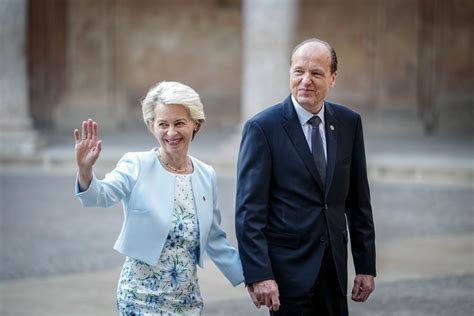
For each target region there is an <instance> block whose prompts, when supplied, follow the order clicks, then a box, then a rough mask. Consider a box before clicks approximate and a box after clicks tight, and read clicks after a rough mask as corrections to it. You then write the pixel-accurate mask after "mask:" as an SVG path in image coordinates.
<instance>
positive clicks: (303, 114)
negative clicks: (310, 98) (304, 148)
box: [291, 95, 328, 161]
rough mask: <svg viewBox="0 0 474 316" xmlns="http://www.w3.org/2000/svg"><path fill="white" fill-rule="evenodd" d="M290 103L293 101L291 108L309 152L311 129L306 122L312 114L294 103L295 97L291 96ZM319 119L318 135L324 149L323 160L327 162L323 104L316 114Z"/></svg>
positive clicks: (296, 102)
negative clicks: (292, 107) (296, 117)
mask: <svg viewBox="0 0 474 316" xmlns="http://www.w3.org/2000/svg"><path fill="white" fill-rule="evenodd" d="M291 101H293V106H294V107H295V111H296V115H298V120H299V121H300V124H301V128H302V129H303V134H304V137H305V138H306V142H307V143H308V146H309V150H311V148H312V147H311V129H312V128H313V127H312V126H311V124H309V123H308V120H309V119H310V118H312V117H313V116H314V114H312V113H310V112H308V111H306V110H305V108H303V107H302V106H301V105H300V104H299V103H298V101H296V99H295V97H294V96H293V95H291ZM316 115H317V116H319V118H320V119H321V124H319V134H320V135H321V139H322V140H323V147H324V158H325V159H326V161H327V160H328V158H327V157H328V156H327V148H326V130H325V128H324V126H325V125H324V104H323V107H322V108H321V111H319V113H318V114H316Z"/></svg>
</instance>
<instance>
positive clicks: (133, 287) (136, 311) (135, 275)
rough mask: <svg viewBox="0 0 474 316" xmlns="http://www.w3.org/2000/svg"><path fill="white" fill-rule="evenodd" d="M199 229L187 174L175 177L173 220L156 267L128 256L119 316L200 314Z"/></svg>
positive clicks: (119, 302) (201, 303) (201, 305)
mask: <svg viewBox="0 0 474 316" xmlns="http://www.w3.org/2000/svg"><path fill="white" fill-rule="evenodd" d="M198 256H199V226H198V221H197V217H196V212H195V207H194V198H193V194H192V189H191V176H190V175H176V190H175V202H174V210H173V221H172V224H171V228H170V232H169V234H168V238H167V240H166V242H165V246H164V248H163V252H162V253H161V256H160V260H159V262H158V264H157V265H156V266H150V265H148V264H146V263H144V262H142V261H139V260H137V259H134V258H130V257H127V258H126V259H125V263H124V265H123V268H122V272H121V274H120V280H119V284H118V289H117V308H118V310H119V313H120V315H171V316H173V315H200V314H201V311H202V307H203V302H202V298H201V294H200V290H199V285H198V278H197V271H196V264H197V261H198Z"/></svg>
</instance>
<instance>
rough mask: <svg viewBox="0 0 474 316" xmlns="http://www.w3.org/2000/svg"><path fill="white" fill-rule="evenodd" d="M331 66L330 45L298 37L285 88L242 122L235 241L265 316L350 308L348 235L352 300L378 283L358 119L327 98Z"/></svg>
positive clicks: (341, 312) (332, 53)
mask: <svg viewBox="0 0 474 316" xmlns="http://www.w3.org/2000/svg"><path fill="white" fill-rule="evenodd" d="M336 71H337V57H336V53H335V51H334V49H332V47H331V46H330V45H329V44H328V43H326V42H324V41H321V40H319V39H310V40H307V41H304V42H302V43H301V44H299V45H298V46H296V48H295V49H294V50H293V54H292V56H291V67H290V90H291V95H290V96H288V98H286V100H284V101H283V102H282V103H279V104H276V105H274V106H272V107H270V108H268V109H266V110H264V111H262V112H261V113H259V114H257V115H256V116H254V117H253V118H251V119H249V120H248V121H247V122H246V124H245V126H244V129H243V135H242V142H241V145H240V152H239V161H238V171H237V201H236V232H237V239H238V244H239V251H240V256H241V259H242V264H243V268H244V275H245V282H246V284H247V286H249V292H250V295H251V296H252V298H253V299H254V303H255V304H256V306H257V307H260V305H266V306H267V307H268V308H269V309H270V313H271V315H292V316H295V315H318V316H319V315H348V309H347V299H346V292H347V242H348V235H350V239H351V246H352V255H353V258H354V265H355V271H356V276H355V280H354V285H353V289H352V299H353V300H354V301H360V302H363V301H366V300H367V298H368V297H369V295H370V293H371V292H372V291H373V290H374V287H375V282H374V277H375V233H374V224H373V219H372V208H371V204H370V193H369V185H368V181H367V170H366V161H365V149H364V140H363V135H362V125H361V118H360V116H359V115H358V114H357V113H355V112H353V111H351V110H349V109H348V108H346V107H343V106H341V105H337V104H333V103H330V102H327V101H325V98H326V95H327V93H328V92H329V90H330V89H331V88H333V87H334V85H335V83H336ZM347 228H348V229H349V230H348V229H347ZM348 232H349V234H348Z"/></svg>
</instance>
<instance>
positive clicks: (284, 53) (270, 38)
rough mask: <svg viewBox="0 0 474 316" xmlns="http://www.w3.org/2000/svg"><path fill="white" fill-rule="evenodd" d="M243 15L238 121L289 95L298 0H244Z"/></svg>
mask: <svg viewBox="0 0 474 316" xmlns="http://www.w3.org/2000/svg"><path fill="white" fill-rule="evenodd" d="M242 15H243V19H242V20H243V23H242V27H243V65H242V67H243V76H242V78H243V79H242V80H243V81H242V108H241V114H242V117H241V120H242V121H245V120H246V119H248V118H249V117H251V116H252V115H254V114H255V113H257V112H259V111H260V110H262V109H263V108H265V107H267V106H269V105H272V104H275V103H277V102H279V101H281V100H283V98H285V97H286V96H287V95H288V94H289V63H290V53H291V50H292V48H293V46H294V42H293V41H294V34H295V30H296V22H297V16H298V1H295V0H259V1H254V0H244V1H243V10H242Z"/></svg>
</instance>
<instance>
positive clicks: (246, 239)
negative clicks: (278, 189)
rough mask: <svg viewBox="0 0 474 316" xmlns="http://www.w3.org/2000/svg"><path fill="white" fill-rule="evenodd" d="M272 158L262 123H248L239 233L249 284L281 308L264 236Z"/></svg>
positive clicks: (239, 176) (240, 169)
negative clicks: (260, 124)
mask: <svg viewBox="0 0 474 316" xmlns="http://www.w3.org/2000/svg"><path fill="white" fill-rule="evenodd" d="M271 166H272V158H271V152H270V148H269V145H268V142H267V138H266V136H265V134H264V132H263V130H262V129H261V127H260V126H259V125H258V123H256V122H253V121H249V122H247V123H246V124H245V126H244V130H243V134H242V141H241V144H240V151H239V160H238V166H237V196H236V218H235V225H236V234H237V240H238V244H239V253H240V258H241V260H242V265H243V268H244V275H245V283H246V284H247V285H249V286H252V287H253V291H254V293H255V296H256V298H257V300H258V301H259V302H260V304H262V305H266V306H267V307H271V308H272V309H273V310H277V309H278V307H279V301H278V286H277V284H276V282H275V281H274V276H273V271H272V266H271V262H270V258H269V256H268V246H267V241H266V238H265V235H264V229H265V227H266V225H267V216H268V210H269V206H268V203H269V192H270V181H271Z"/></svg>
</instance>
